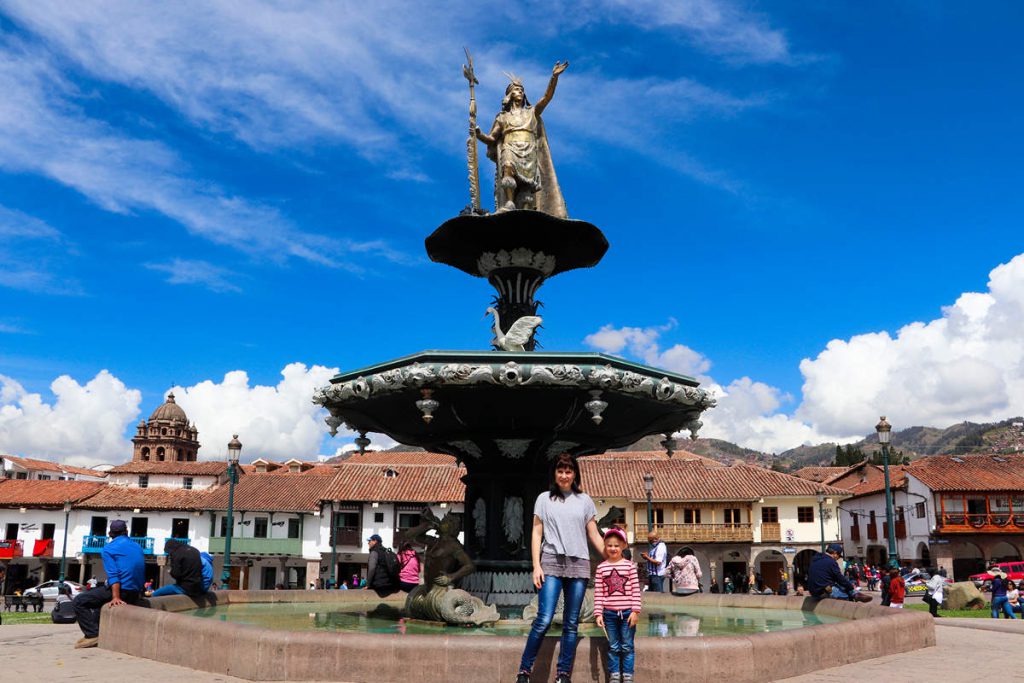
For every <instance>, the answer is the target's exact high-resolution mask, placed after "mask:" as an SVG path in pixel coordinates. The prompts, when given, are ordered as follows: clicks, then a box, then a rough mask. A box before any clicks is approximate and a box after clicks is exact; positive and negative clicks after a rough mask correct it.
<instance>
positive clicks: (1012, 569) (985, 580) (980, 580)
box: [970, 560, 1024, 590]
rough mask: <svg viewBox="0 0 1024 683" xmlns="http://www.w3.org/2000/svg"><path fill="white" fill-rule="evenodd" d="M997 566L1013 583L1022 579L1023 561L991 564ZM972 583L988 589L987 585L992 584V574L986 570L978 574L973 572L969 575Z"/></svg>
mask: <svg viewBox="0 0 1024 683" xmlns="http://www.w3.org/2000/svg"><path fill="white" fill-rule="evenodd" d="M992 566H994V567H999V568H1000V569H1002V570H1003V571H1004V572H1006V578H1007V579H1009V580H1010V581H1013V582H1014V583H1017V582H1018V581H1024V562H1021V561H1019V560H1018V561H1017V562H997V563H996V564H994V565H992ZM970 579H971V581H973V582H974V585H975V586H977V587H978V588H980V589H982V590H988V589H989V586H991V585H992V576H991V575H990V574H989V573H988V572H982V573H980V574H974V575H972V576H971V577H970Z"/></svg>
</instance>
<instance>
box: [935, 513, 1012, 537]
mask: <svg viewBox="0 0 1024 683" xmlns="http://www.w3.org/2000/svg"><path fill="white" fill-rule="evenodd" d="M938 526H939V529H940V530H941V531H942V533H952V534H977V533H988V534H991V533H995V534H1019V533H1024V513H1020V512H1014V513H1013V514H1009V513H998V512H990V513H974V514H964V513H961V512H946V513H944V514H940V515H939V519H938Z"/></svg>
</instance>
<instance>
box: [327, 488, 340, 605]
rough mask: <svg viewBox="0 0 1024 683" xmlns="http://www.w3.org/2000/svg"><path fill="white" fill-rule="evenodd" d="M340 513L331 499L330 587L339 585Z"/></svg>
mask: <svg viewBox="0 0 1024 683" xmlns="http://www.w3.org/2000/svg"><path fill="white" fill-rule="evenodd" d="M337 533H338V515H337V514H336V513H335V509H334V501H333V500H332V501H331V583H330V586H328V588H337V587H338V583H337V582H338V577H337V576H336V573H337V571H338V538H337V536H336V534H337Z"/></svg>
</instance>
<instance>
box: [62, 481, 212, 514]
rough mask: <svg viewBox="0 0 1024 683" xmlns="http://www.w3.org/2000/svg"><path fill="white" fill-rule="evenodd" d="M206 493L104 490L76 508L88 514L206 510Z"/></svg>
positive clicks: (175, 490)
mask: <svg viewBox="0 0 1024 683" xmlns="http://www.w3.org/2000/svg"><path fill="white" fill-rule="evenodd" d="M209 495H210V493H209V490H204V489H167V488H155V487H154V488H147V489H140V488H136V487H134V486H104V487H103V488H102V489H101V490H100V491H98V492H97V493H96V495H95V496H92V497H91V498H89V499H88V500H85V501H82V503H80V504H79V505H77V506H76V507H80V508H85V509H87V510H131V509H134V508H139V509H140V510H205V509H207V507H206V501H207V499H208V498H209Z"/></svg>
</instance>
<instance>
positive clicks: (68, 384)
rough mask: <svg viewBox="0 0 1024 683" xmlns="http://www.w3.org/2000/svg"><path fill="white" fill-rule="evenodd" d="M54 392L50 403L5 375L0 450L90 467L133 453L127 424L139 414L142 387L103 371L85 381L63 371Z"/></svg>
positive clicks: (0, 378)
mask: <svg viewBox="0 0 1024 683" xmlns="http://www.w3.org/2000/svg"><path fill="white" fill-rule="evenodd" d="M50 391H51V392H53V397H54V399H53V402H52V403H47V402H46V401H45V400H44V399H43V397H42V395H40V394H36V393H29V392H28V391H26V390H25V388H24V387H23V386H22V385H21V384H19V383H18V382H17V381H15V380H14V379H12V378H10V377H6V376H4V375H0V452H6V453H10V454H12V455H24V456H27V457H43V458H52V459H55V460H60V461H62V462H64V463H66V464H71V465H87V466H88V465H95V464H99V463H103V462H106V463H118V462H122V461H123V460H126V459H127V458H130V457H131V452H132V445H131V443H130V442H129V441H128V440H127V439H126V438H125V427H126V426H127V425H128V424H130V423H131V422H132V421H133V420H134V419H135V418H136V417H137V416H138V414H139V403H140V402H141V400H142V394H141V393H140V392H139V391H138V390H137V389H129V388H128V387H126V386H125V385H124V383H123V382H122V381H121V380H119V379H117V378H116V377H114V376H113V375H111V374H110V373H109V372H107V371H106V370H103V371H101V372H99V373H98V374H97V375H96V376H95V377H94V378H92V379H91V380H89V381H88V382H86V383H85V384H79V383H78V382H77V381H76V380H74V379H72V378H71V377H69V376H67V375H62V376H60V377H58V378H57V379H55V380H54V381H53V383H52V384H51V385H50ZM126 456H127V457H126Z"/></svg>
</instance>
